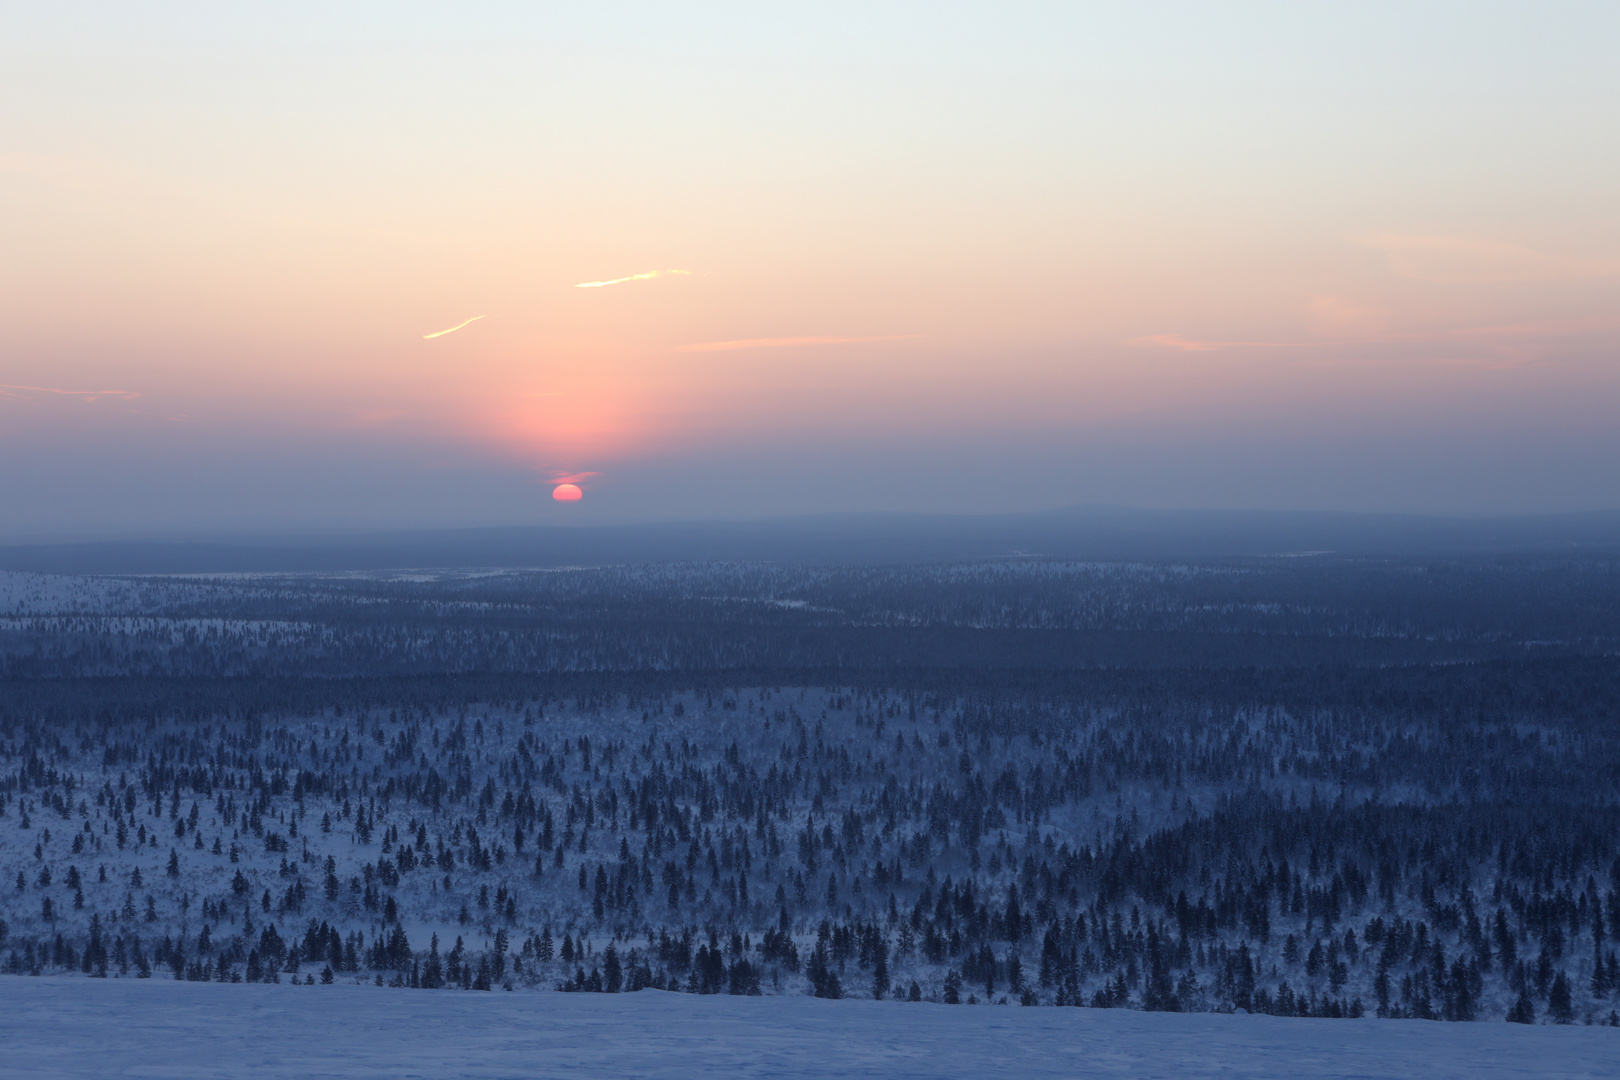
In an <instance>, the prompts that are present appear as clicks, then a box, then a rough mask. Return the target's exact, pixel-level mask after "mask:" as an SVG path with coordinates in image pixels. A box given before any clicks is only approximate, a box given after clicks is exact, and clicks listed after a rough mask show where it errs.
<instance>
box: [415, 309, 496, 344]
mask: <svg viewBox="0 0 1620 1080" xmlns="http://www.w3.org/2000/svg"><path fill="white" fill-rule="evenodd" d="M482 318H484V316H482V315H474V316H473V317H472V318H470V319H468V320H467V321H466V322H459V323H456V325H454V326H452V327H451V328H450V329H448V330H435V331H434V332H433V333H431V334H423V335H422V340H423V341H431V340H432V339H433V338H436V337H444V335H446V334H453V333H455V332H456V331H457V330H460V329H461V328H462V327H463V326H471V325H472V324H473V323H475V322H477V321H478V320H479V319H482Z"/></svg>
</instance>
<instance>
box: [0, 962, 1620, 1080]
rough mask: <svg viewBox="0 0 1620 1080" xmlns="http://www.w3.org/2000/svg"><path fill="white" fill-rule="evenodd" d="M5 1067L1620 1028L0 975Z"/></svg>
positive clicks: (916, 1058) (1551, 1070)
mask: <svg viewBox="0 0 1620 1080" xmlns="http://www.w3.org/2000/svg"><path fill="white" fill-rule="evenodd" d="M0 1002H3V1005H0V1080H5V1078H13V1077H17V1078H21V1077H53V1078H61V1080H73V1078H76V1077H95V1078H104V1077H119V1076H140V1077H205V1076H206V1077H214V1076H232V1077H237V1076H242V1077H255V1078H267V1080H268V1078H278V1077H298V1078H312V1077H313V1078H319V1077H357V1078H371V1077H388V1078H390V1080H393V1078H402V1077H433V1078H436V1080H443V1078H449V1077H480V1078H498V1077H524V1078H535V1077H578V1078H585V1077H612V1078H614V1080H621V1078H623V1080H632V1078H637V1077H648V1078H669V1080H675V1078H684V1077H704V1078H712V1080H725V1078H728V1077H772V1078H776V1080H793V1078H797V1077H885V1078H890V1080H894V1078H908V1077H918V1078H924V1077H926V1078H930V1080H957V1078H963V1080H966V1078H974V1080H977V1078H981V1077H1047V1076H1051V1077H1058V1076H1061V1077H1093V1076H1096V1077H1136V1078H1142V1080H1155V1078H1159V1077H1163V1078H1167V1080H1169V1078H1174V1080H1197V1078H1199V1077H1244V1078H1252V1080H1266V1078H1270V1077H1277V1078H1279V1080H1280V1078H1285V1077H1286V1078H1288V1080H1306V1078H1312V1080H1314V1078H1339V1077H1342V1078H1346V1080H1349V1078H1358V1080H1370V1078H1373V1077H1392V1078H1394V1077H1399V1078H1404V1080H1425V1078H1428V1077H1447V1078H1452V1077H1484V1078H1495V1077H1540V1078H1545V1080H1563V1078H1573V1077H1605V1078H1610V1077H1615V1076H1620V1030H1616V1029H1613V1028H1601V1027H1520V1026H1517V1025H1512V1024H1442V1023H1433V1022H1423V1021H1389V1020H1383V1021H1377V1020H1301V1019H1287V1020H1282V1019H1275V1018H1272V1017H1269V1016H1242V1015H1237V1016H1229V1015H1214V1014H1166V1013H1140V1012H1131V1011H1127V1010H1121V1009H1021V1008H1017V1007H1013V1006H968V1005H960V1006H949V1005H932V1004H920V1005H912V1004H904V1003H899V1002H872V1001H853V1000H845V1001H821V1000H817V999H814V998H807V997H806V998H782V997H776V998H733V997H713V996H710V997H696V996H688V995H684V994H671V993H664V992H662V991H653V990H646V991H642V992H641V993H637V994H620V995H602V994H503V993H500V992H495V993H488V994H466V993H453V992H440V993H423V992H420V991H411V992H406V991H393V990H379V989H375V988H370V987H358V986H344V985H334V986H308V987H306V986H287V985H235V986H217V985H208V984H194V983H177V982H165V981H160V980H155V979H154V980H152V981H150V982H146V981H135V980H106V981H102V980H94V979H77V978H66V979H28V978H3V979H0Z"/></svg>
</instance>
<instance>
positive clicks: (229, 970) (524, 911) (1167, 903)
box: [0, 554, 1620, 1024]
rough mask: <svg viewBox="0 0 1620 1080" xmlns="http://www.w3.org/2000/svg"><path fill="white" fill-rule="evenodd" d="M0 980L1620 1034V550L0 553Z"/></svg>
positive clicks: (312, 991)
mask: <svg viewBox="0 0 1620 1080" xmlns="http://www.w3.org/2000/svg"><path fill="white" fill-rule="evenodd" d="M0 680H3V682H0V686H3V690H0V874H3V878H0V970H3V971H4V972H6V973H8V974H11V975H17V976H43V975H63V976H78V977H90V978H130V979H139V978H173V979H183V980H193V981H214V982H237V981H281V982H298V983H301V984H308V985H310V986H312V987H314V989H312V990H310V992H311V993H319V992H320V991H319V989H318V988H319V986H320V985H322V984H330V983H334V982H338V981H343V982H356V981H363V982H367V983H373V984H379V985H390V986H402V987H417V988H421V989H425V990H449V989H464V990H492V989H495V990H499V989H502V988H504V989H509V990H514V991H516V990H524V989H531V988H532V989H539V990H544V991H550V992H554V991H565V992H583V993H624V992H632V991H636V990H639V989H643V988H646V987H658V988H662V989H668V990H678V991H684V992H690V993H694V994H815V995H818V996H823V997H840V996H842V997H849V996H862V997H888V998H900V999H907V1000H930V1001H943V1002H948V1003H960V1004H984V1003H991V1002H994V1003H1008V1004H1021V1005H1029V1006H1035V1005H1042V1006H1067V1007H1074V1006H1078V1007H1085V1008H1131V1009H1145V1010H1172V1011H1173V1010H1181V1011H1231V1010H1237V1009H1244V1010H1247V1011H1249V1012H1265V1013H1272V1014H1277V1015H1287V1016H1316V1017H1352V1016H1363V1015H1369V1016H1370V1015H1377V1016H1386V1017H1409V1018H1423V1019H1434V1020H1451V1021H1460V1020H1497V1021H1500V1020H1504V1019H1506V1020H1511V1021H1519V1022H1534V1023H1554V1022H1556V1023H1612V1024H1620V1015H1617V1009H1620V959H1617V955H1616V954H1617V950H1620V945H1617V943H1616V940H1615V938H1616V936H1617V935H1620V565H1617V564H1616V563H1615V562H1614V561H1613V560H1606V559H1601V558H1591V557H1580V558H1576V557H1570V558H1554V557H1547V556H1538V557H1535V558H1529V557H1525V558H1509V557H1505V556H1503V557H1486V556H1469V557H1458V558H1451V559H1444V558H1438V557H1431V558H1424V559H1416V558H1411V559H1404V560H1399V559H1397V560H1389V559H1385V560H1378V559H1370V558H1368V559H1344V558H1334V557H1332V556H1325V555H1309V554H1306V555H1302V556H1300V557H1296V558H1281V559H1279V558H1271V559H1225V560H1219V561H1211V562H1207V563H1200V564H1184V563H1177V564H1170V563H1153V564H1147V563H1144V564H1129V563H1094V564H1080V563H1065V562H1050V561H1042V560H1039V559H1025V560H1014V561H1000V562H986V563H975V564H967V565H942V566H920V567H888V568H871V567H863V568H844V569H812V568H796V567H783V566H771V565H763V564H677V565H666V566H651V567H622V568H605V569H572V570H558V571H543V572H542V571H514V572H505V571H487V572H470V571H457V572H432V571H423V572H412V573H392V574H388V573H367V574H321V575H315V574H310V575H238V576H196V577H185V578H177V577H167V578H154V577H145V578H133V577H132V578H89V577H78V578H75V577H66V576H50V575H34V574H21V573H13V574H0Z"/></svg>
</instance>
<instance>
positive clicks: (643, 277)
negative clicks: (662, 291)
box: [574, 270, 692, 289]
mask: <svg viewBox="0 0 1620 1080" xmlns="http://www.w3.org/2000/svg"><path fill="white" fill-rule="evenodd" d="M691 272H692V271H690V270H649V271H647V272H646V273H645V274H631V275H630V276H629V277H616V278H610V279H608V280H607V281H581V282H580V283H579V284H577V285H575V286H574V288H576V289H600V288H602V287H604V286H606V285H623V284H624V283H625V282H627V281H648V280H651V279H652V278H659V277H684V276H686V275H688V274H690V273H691Z"/></svg>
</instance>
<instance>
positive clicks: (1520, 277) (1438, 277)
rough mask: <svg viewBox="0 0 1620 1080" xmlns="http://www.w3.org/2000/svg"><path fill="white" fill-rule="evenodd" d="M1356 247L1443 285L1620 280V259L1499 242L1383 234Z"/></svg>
mask: <svg viewBox="0 0 1620 1080" xmlns="http://www.w3.org/2000/svg"><path fill="white" fill-rule="evenodd" d="M1356 242H1357V243H1359V244H1361V245H1362V246H1363V247H1369V248H1373V249H1375V250H1378V251H1381V252H1383V253H1384V257H1385V258H1387V259H1388V260H1389V267H1390V269H1391V270H1392V271H1393V272H1394V273H1395V274H1397V275H1399V276H1400V277H1404V278H1410V279H1412V280H1414V281H1427V282H1432V283H1435V284H1440V285H1486V284H1499V283H1505V282H1518V281H1574V280H1581V279H1587V278H1606V277H1616V276H1620V259H1614V258H1594V257H1591V256H1582V255H1555V254H1550V253H1548V252H1544V251H1536V250H1534V249H1532V248H1527V247H1521V246H1519V245H1517V244H1504V243H1501V242H1499V241H1496V240H1480V239H1475V238H1472V237H1462V236H1411V235H1403V234H1397V233H1379V234H1377V235H1374V236H1368V237H1363V238H1360V239H1359V240H1357V241H1356Z"/></svg>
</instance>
